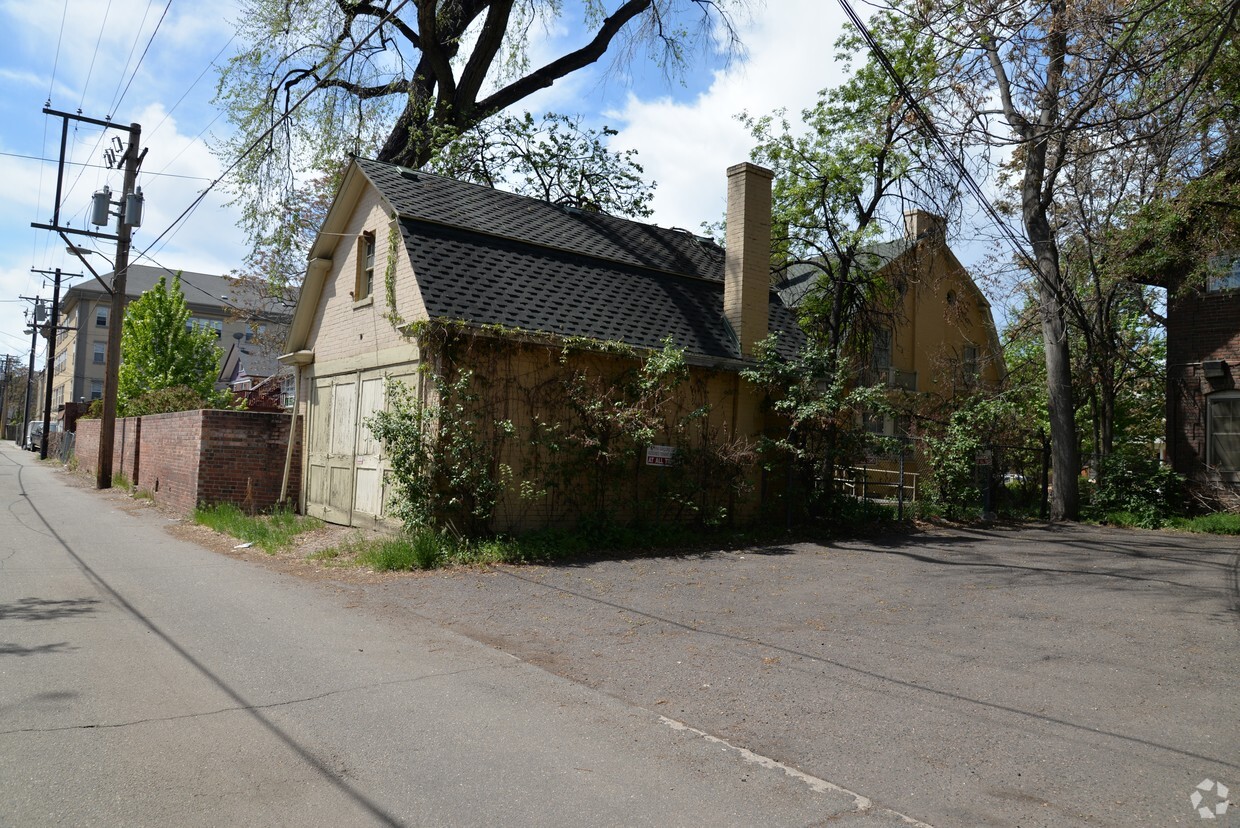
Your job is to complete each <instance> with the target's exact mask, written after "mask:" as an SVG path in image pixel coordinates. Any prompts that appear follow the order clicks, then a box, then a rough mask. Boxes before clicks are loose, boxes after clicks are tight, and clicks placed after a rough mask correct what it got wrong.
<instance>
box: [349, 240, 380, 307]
mask: <svg viewBox="0 0 1240 828" xmlns="http://www.w3.org/2000/svg"><path fill="white" fill-rule="evenodd" d="M378 249H379V248H378V241H377V239H376V236H375V233H374V231H371V230H366V231H363V232H362V234H361V235H360V236H358V237H357V281H356V284H355V285H354V286H353V301H355V302H360V301H362V300H363V299H367V298H369V297H370V296H371V295H372V294H373V293H374V290H375V258H376V256H377V255H378Z"/></svg>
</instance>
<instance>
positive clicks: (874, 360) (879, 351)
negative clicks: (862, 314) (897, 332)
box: [870, 328, 891, 381]
mask: <svg viewBox="0 0 1240 828" xmlns="http://www.w3.org/2000/svg"><path fill="white" fill-rule="evenodd" d="M890 367H891V330H890V329H889V328H878V329H876V330H875V331H874V345H873V350H872V351H871V352H870V368H871V369H872V370H873V371H874V373H875V374H877V375H878V376H879V377H880V378H882V379H883V380H884V381H885V380H886V379H887V373H888V372H887V369H888V368H890Z"/></svg>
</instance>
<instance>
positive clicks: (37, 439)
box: [22, 420, 60, 451]
mask: <svg viewBox="0 0 1240 828" xmlns="http://www.w3.org/2000/svg"><path fill="white" fill-rule="evenodd" d="M51 430H52V431H59V430H60V423H58V422H56V421H55V420H52V424H51ZM42 444H43V421H42V420H35V421H34V422H32V423H30V424H29V425H27V426H26V442H25V443H23V444H22V448H25V449H28V450H30V451H38V450H39V448H40V447H41V446H42Z"/></svg>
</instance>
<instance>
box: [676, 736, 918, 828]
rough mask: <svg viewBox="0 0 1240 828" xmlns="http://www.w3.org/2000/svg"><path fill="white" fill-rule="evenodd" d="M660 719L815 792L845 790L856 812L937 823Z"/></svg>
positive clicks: (908, 822) (915, 823) (915, 825)
mask: <svg viewBox="0 0 1240 828" xmlns="http://www.w3.org/2000/svg"><path fill="white" fill-rule="evenodd" d="M659 721H660V722H662V723H663V724H665V725H667V726H668V727H670V728H671V729H672V730H678V731H683V732H686V733H692V734H694V735H695V736H700V737H701V738H703V739H705V740H706V741H708V742H710V743H711V744H715V745H722V746H723V747H725V748H727V749H728V750H731V751H733V752H734V753H736V754H737V755H739V756H740V757H741V758H742V759H744V760H745V761H746V762H749V763H750V764H753V765H760V766H762V767H764V768H767V769H768V770H774V771H783V772H784V775H785V776H789V777H791V778H793V779H797V780H799V781H801V782H804V783H805V784H806V785H807V786H809V789H810V790H812V791H814V792H815V793H839V794H844V795H845V796H850V797H852V801H853V809H854V811H855V812H856V813H859V814H864V813H868V812H870V811H873V812H875V813H882V814H891V815H892V816H894V817H897V818H899V819H900V820H901V821H902V822H903V823H904V824H906V825H911V826H913V828H934V826H933V825H930V824H929V823H925V822H922V821H920V820H917V819H913V818H912V817H911V816H907V815H905V814H902V813H900V812H899V811H893V810H891V809H890V808H876V807H874V801H873V800H872V799H870V798H869V797H867V796H862V795H861V794H859V793H856V792H855V791H850V790H848V789H847V788H841V787H840V786H839V785H833V784H831V783H830V782H828V781H827V780H825V779H819V778H818V777H816V776H810V775H809V774H808V773H805V772H803V771H799V770H797V769H796V768H791V767H788V766H787V765H785V764H784V763H783V762H777V761H775V760H774V759H772V758H770V757H769V756H763V755H761V754H760V753H754V752H753V751H752V750H749V749H748V748H743V747H737V746H736V745H734V744H732V743H731V742H728V741H727V740H725V739H720V738H719V737H718V736H712V735H710V734H709V733H706V732H705V731H702V730H698V729H697V728H696V727H690V726H689V725H687V724H685V723H684V722H678V721H676V720H675V719H669V718H668V717H666V716H660V717H659Z"/></svg>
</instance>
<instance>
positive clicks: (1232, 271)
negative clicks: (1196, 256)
mask: <svg viewBox="0 0 1240 828" xmlns="http://www.w3.org/2000/svg"><path fill="white" fill-rule="evenodd" d="M1210 265H1211V269H1212V270H1213V271H1214V272H1213V273H1211V274H1210V275H1209V276H1208V277H1206V293H1221V292H1222V291H1224V290H1240V255H1237V254H1235V253H1231V254H1227V255H1223V256H1218V257H1216V258H1214V259H1211V260H1210Z"/></svg>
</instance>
